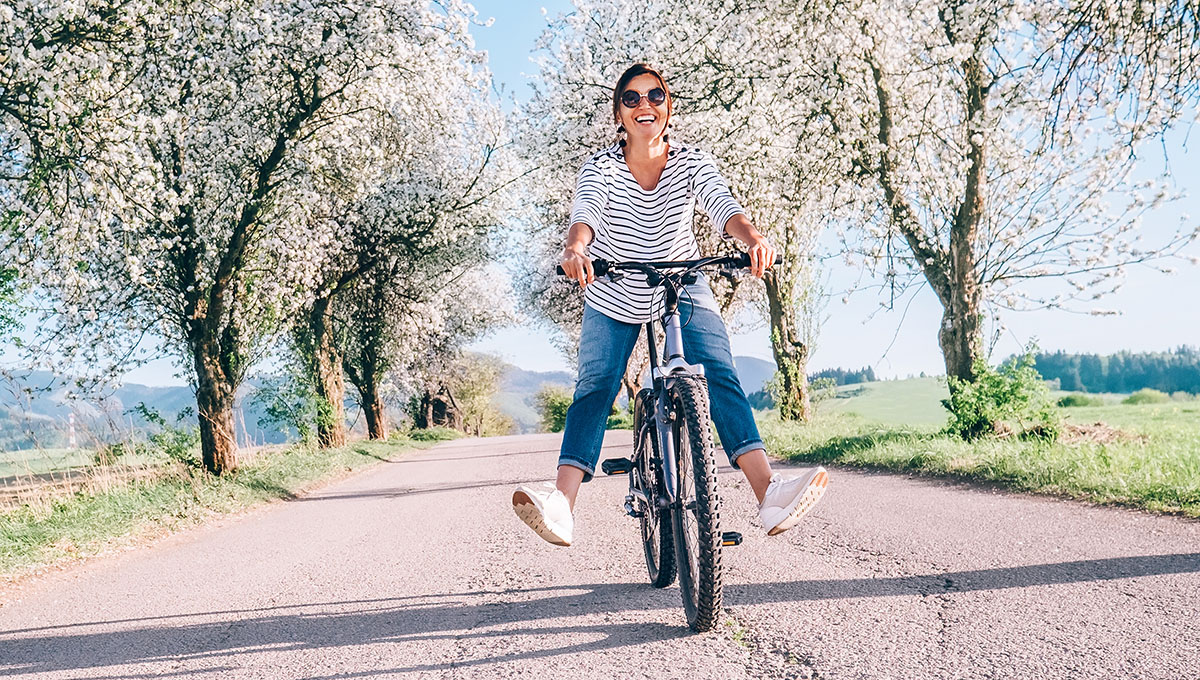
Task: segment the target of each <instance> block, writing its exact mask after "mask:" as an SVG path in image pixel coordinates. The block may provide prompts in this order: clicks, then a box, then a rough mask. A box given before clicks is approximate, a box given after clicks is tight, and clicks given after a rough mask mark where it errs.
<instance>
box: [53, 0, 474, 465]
mask: <svg viewBox="0 0 1200 680" xmlns="http://www.w3.org/2000/svg"><path fill="white" fill-rule="evenodd" d="M139 7H141V9H142V13H141V14H140V16H139V18H138V25H139V26H141V27H143V28H144V30H145V31H146V32H147V35H146V39H145V40H139V41H136V42H135V44H134V45H133V49H131V50H128V51H125V52H123V53H121V54H120V55H119V58H118V59H114V60H113V62H112V65H113V68H114V69H117V70H118V71H119V73H120V74H122V75H123V76H125V79H126V82H127V83H128V85H127V86H126V87H124V88H122V89H121V90H119V91H118V92H117V93H115V94H114V99H113V101H112V102H111V109H112V111H113V112H114V113H113V115H112V116H111V117H110V118H106V119H104V120H102V121H95V123H94V124H95V125H97V126H101V127H103V128H105V129H106V130H108V131H110V134H109V138H110V143H108V144H106V145H105V146H104V148H102V149H100V150H99V151H98V152H97V153H95V154H94V155H93V156H90V157H88V158H86V159H84V161H83V162H82V163H81V165H80V169H79V172H80V174H81V176H82V177H83V178H84V179H83V180H82V181H81V189H80V191H79V192H78V193H77V194H76V195H73V196H69V197H65V198H66V199H67V202H66V205H65V207H64V208H63V209H62V211H61V212H62V215H61V217H60V218H59V219H60V220H61V222H60V224H59V226H58V227H57V231H56V233H55V235H54V236H55V237H54V239H53V240H52V241H51V242H49V243H48V244H47V252H46V253H45V255H46V257H45V258H44V259H45V261H46V263H47V265H46V266H45V267H44V268H43V271H42V272H41V278H42V281H43V282H44V283H45V285H46V286H47V288H49V289H51V290H53V291H54V292H55V294H57V295H58V296H60V299H61V300H62V301H63V302H62V303H61V305H60V306H59V308H58V309H55V310H54V312H55V315H54V316H53V317H52V318H50V319H47V323H46V325H45V329H46V332H47V333H50V334H56V333H62V334H66V333H68V332H77V331H84V332H87V333H89V334H90V337H92V338H93V339H94V342H92V343H87V344H86V345H84V349H85V354H88V353H91V354H92V355H107V356H112V355H113V354H114V353H116V351H117V350H118V349H119V348H117V347H114V344H116V343H117V339H123V340H124V341H125V342H126V345H129V344H132V342H131V341H136V340H137V339H138V337H139V336H140V334H143V333H152V334H155V335H157V336H159V337H161V338H163V339H164V346H165V348H166V349H167V350H168V351H169V352H172V353H174V355H175V356H176V357H177V358H179V359H180V360H181V362H182V363H183V365H185V366H187V368H188V369H189V370H188V373H189V375H190V376H191V378H192V379H193V381H194V385H195V389H196V400H197V414H198V417H199V425H200V434H201V445H202V452H203V459H204V464H205V467H206V468H207V469H209V470H211V471H214V472H218V473H220V472H225V471H228V470H231V469H233V468H234V467H235V466H236V442H235V439H234V432H233V420H232V407H233V401H234V395H235V392H236V390H237V387H238V385H239V384H240V383H241V381H242V379H243V376H244V375H245V373H246V370H247V369H248V368H249V367H250V366H251V365H252V364H253V363H254V362H255V361H256V360H257V359H258V357H260V356H261V355H262V353H263V352H264V351H265V350H266V348H267V346H268V345H269V341H270V340H271V339H272V338H273V337H275V336H276V335H278V334H279V333H280V332H281V331H282V330H283V329H285V328H287V327H289V326H291V325H292V320H293V319H294V318H295V315H296V314H297V312H298V310H299V309H300V307H301V305H302V303H303V302H304V301H305V299H306V298H308V297H310V296H311V294H312V293H311V291H313V290H314V289H315V288H316V287H317V285H316V284H317V281H316V273H317V271H318V267H317V263H318V262H319V261H320V253H321V251H320V247H321V245H322V239H323V238H328V232H327V231H326V230H325V229H323V228H322V226H321V223H320V220H318V219H317V217H318V216H317V215H315V214H314V211H315V209H316V207H317V206H319V205H321V202H320V201H319V200H318V199H319V183H318V182H317V181H316V177H317V176H318V173H319V171H320V169H321V168H323V167H326V164H327V163H329V162H330V161H331V160H334V159H336V158H338V150H339V148H341V147H343V146H344V145H352V144H357V143H359V142H361V141H362V137H361V135H359V134H356V131H357V130H360V129H361V126H360V125H358V118H360V117H362V116H369V115H372V114H373V112H375V111H377V110H378V107H379V105H380V103H381V102H383V101H386V100H387V92H388V91H389V89H390V88H393V87H396V86H397V85H398V83H402V82H404V81H405V80H406V79H408V78H411V77H413V76H412V74H413V72H414V71H417V72H419V70H420V69H419V65H420V62H419V61H416V62H414V61H413V59H412V58H413V57H414V55H418V54H419V53H420V52H419V50H418V49H417V47H418V46H420V45H423V44H427V43H428V42H430V41H432V40H435V39H436V38H435V36H438V35H440V34H443V33H446V32H459V33H460V32H461V30H462V29H461V24H462V23H463V22H465V21H466V20H467V19H466V13H465V11H463V8H462V7H461V6H460V5H459V3H457V2H454V1H452V0H447V2H445V3H439V6H437V7H430V6H429V5H428V4H427V3H425V2H420V1H417V0H383V1H378V0H376V1H372V2H362V1H358V0H349V1H345V2H343V1H338V2H332V1H328V0H217V1H215V2H204V3H200V2H189V1H185V2H171V3H166V2H149V1H148V2H145V3H143V4H141V5H139Z"/></svg>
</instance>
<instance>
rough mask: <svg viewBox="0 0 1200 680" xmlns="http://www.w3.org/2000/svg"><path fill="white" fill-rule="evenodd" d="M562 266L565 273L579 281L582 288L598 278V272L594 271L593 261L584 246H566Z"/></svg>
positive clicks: (573, 279)
mask: <svg viewBox="0 0 1200 680" xmlns="http://www.w3.org/2000/svg"><path fill="white" fill-rule="evenodd" d="M562 268H563V274H564V275H566V276H567V278H569V279H571V280H572V281H578V282H579V286H580V287H581V288H587V285H588V284H589V283H591V282H592V281H595V280H596V274H595V272H593V271H592V261H591V259H589V258H588V256H587V252H586V251H584V249H583V248H578V247H576V248H572V247H571V246H567V247H566V248H564V249H563V254H562Z"/></svg>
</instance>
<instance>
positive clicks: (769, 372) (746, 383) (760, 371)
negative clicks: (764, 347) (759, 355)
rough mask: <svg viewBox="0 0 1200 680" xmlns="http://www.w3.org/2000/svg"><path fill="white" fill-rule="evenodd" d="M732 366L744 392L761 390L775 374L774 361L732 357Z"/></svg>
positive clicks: (750, 392)
mask: <svg viewBox="0 0 1200 680" xmlns="http://www.w3.org/2000/svg"><path fill="white" fill-rule="evenodd" d="M733 366H734V368H736V369H737V374H738V379H739V380H741V382H742V389H743V390H745V392H746V394H754V393H755V392H758V391H760V390H762V388H763V387H764V386H765V385H766V384H767V381H768V380H770V379H771V376H773V375H775V362H774V361H767V360H765V359H756V358H754V357H734V358H733Z"/></svg>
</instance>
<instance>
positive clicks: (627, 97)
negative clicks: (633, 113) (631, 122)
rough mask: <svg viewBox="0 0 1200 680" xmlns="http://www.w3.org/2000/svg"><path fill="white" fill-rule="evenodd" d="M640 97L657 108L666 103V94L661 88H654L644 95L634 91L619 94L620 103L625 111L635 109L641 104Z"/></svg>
mask: <svg viewBox="0 0 1200 680" xmlns="http://www.w3.org/2000/svg"><path fill="white" fill-rule="evenodd" d="M642 97H645V98H646V99H647V100H648V101H649V102H650V103H651V104H653V105H654V106H658V105H660V104H662V103H663V102H665V101H667V93H666V91H665V90H663V89H662V88H661V87H656V88H654V89H653V90H650V91H649V92H647V93H646V94H642V93H640V92H637V91H636V90H625V92H623V93H622V94H621V103H622V104H624V105H625V108H627V109H636V108H637V106H638V104H641V103H642Z"/></svg>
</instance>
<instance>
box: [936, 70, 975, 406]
mask: <svg viewBox="0 0 1200 680" xmlns="http://www.w3.org/2000/svg"><path fill="white" fill-rule="evenodd" d="M963 74H964V76H965V80H966V89H967V92H966V94H967V120H968V125H971V124H974V122H975V121H978V120H980V119H982V117H983V114H984V109H985V106H986V103H987V87H986V86H984V84H983V82H984V72H983V65H982V63H981V62H980V60H979V58H978V57H976V56H972V57H970V58H968V59H966V60H965V61H964V63H963ZM968 132H971V130H970V129H968ZM986 144H987V142H986V140H985V138H984V136H983V135H975V134H971V135H970V137H969V139H968V142H967V159H968V160H969V161H970V162H971V166H970V168H969V169H968V170H967V176H966V184H965V187H964V191H963V198H962V202H961V203H959V205H958V209H957V210H956V211H955V215H954V222H953V223H952V224H951V225H950V249H949V256H950V257H949V262H948V264H949V271H948V272H947V276H946V278H947V279H948V283H949V286H948V287H947V290H945V291H943V292H940V293H939V297H940V298H941V300H942V310H943V311H942V327H941V328H940V329H939V330H938V342H939V343H940V344H941V346H942V356H943V358H944V359H945V361H946V375H948V376H954V377H955V378H959V379H960V380H966V381H970V382H974V381H975V378H976V375H975V360H976V358H978V357H979V356H980V355H981V354H982V352H983V335H982V315H981V314H980V306H981V305H980V302H981V299H982V292H983V291H982V289H981V287H980V285H979V273H978V271H977V269H978V258H977V257H976V255H975V244H976V242H977V241H978V240H979V224H980V222H982V221H983V210H984V201H985V199H986V196H987V193H986V189H987V174H986V172H985V170H986V168H987V146H986Z"/></svg>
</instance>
